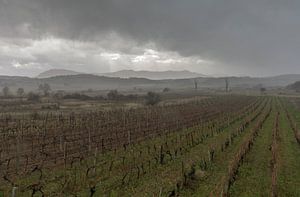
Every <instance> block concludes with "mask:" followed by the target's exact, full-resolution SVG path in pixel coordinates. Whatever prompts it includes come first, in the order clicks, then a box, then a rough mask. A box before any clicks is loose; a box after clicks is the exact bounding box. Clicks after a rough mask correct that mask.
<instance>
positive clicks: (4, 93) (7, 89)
mask: <svg viewBox="0 0 300 197" xmlns="http://www.w3.org/2000/svg"><path fill="white" fill-rule="evenodd" d="M2 93H3V96H5V97H7V96H8V95H9V87H7V86H5V87H4V88H3V89H2Z"/></svg>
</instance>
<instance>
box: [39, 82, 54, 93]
mask: <svg viewBox="0 0 300 197" xmlns="http://www.w3.org/2000/svg"><path fill="white" fill-rule="evenodd" d="M39 91H41V92H43V94H44V96H48V95H49V93H50V91H51V87H50V85H49V84H48V83H44V84H41V85H39Z"/></svg>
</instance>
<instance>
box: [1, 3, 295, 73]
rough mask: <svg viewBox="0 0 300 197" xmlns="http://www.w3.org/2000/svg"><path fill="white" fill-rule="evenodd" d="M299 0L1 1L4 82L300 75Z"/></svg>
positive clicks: (2, 70) (2, 71)
mask: <svg viewBox="0 0 300 197" xmlns="http://www.w3.org/2000/svg"><path fill="white" fill-rule="evenodd" d="M299 10H300V1H299V0H184V1H183V0H0V75H27V76H35V75H37V74H38V73H40V72H42V71H45V70H48V69H53V68H61V69H71V70H75V71H80V72H86V73H102V72H110V71H117V70H121V69H134V70H159V71H160V70H185V69H186V70H190V71H195V72H199V73H203V74H208V75H239V76H244V75H250V76H270V75H278V74H286V73H300V65H299V57H300V11H299Z"/></svg>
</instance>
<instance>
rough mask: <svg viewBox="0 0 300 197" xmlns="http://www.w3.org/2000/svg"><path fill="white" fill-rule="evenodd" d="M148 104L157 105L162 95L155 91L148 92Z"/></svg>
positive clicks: (146, 98)
mask: <svg viewBox="0 0 300 197" xmlns="http://www.w3.org/2000/svg"><path fill="white" fill-rule="evenodd" d="M145 100H146V105H155V104H157V103H159V102H160V100H161V99H160V95H159V94H158V93H155V92H148V93H147V95H146V97H145Z"/></svg>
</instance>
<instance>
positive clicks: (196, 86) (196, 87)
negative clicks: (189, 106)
mask: <svg viewBox="0 0 300 197" xmlns="http://www.w3.org/2000/svg"><path fill="white" fill-rule="evenodd" d="M194 87H195V90H197V89H198V82H197V80H196V79H195V80H194Z"/></svg>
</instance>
